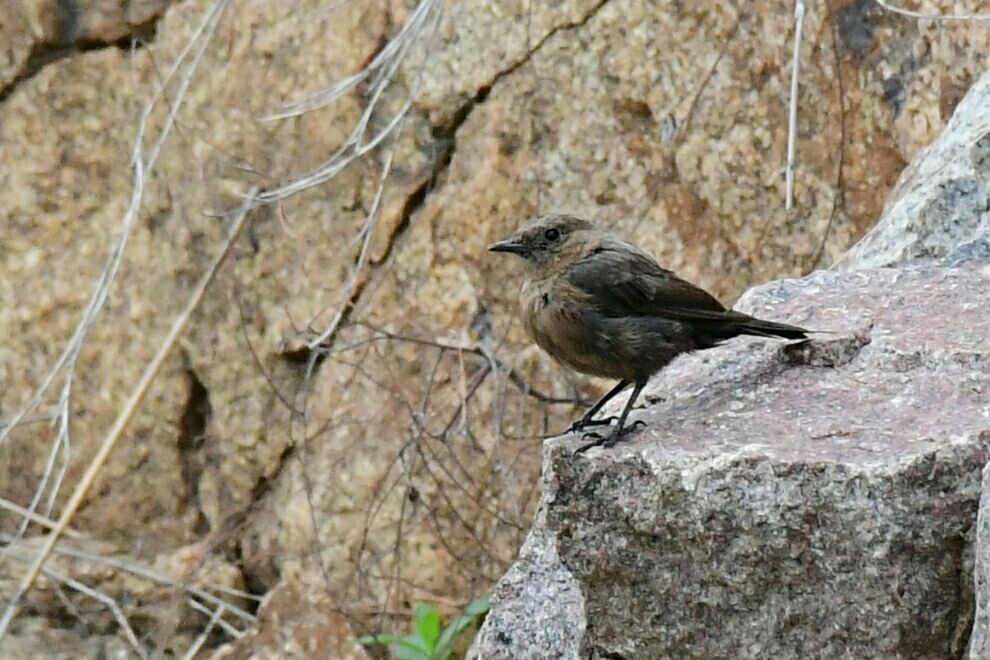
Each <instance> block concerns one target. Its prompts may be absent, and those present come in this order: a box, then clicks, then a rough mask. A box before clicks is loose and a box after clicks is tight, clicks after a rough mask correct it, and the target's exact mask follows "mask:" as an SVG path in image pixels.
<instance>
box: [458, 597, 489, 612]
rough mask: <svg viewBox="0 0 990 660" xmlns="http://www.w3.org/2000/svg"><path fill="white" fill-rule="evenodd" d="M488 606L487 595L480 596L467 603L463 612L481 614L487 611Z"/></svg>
mask: <svg viewBox="0 0 990 660" xmlns="http://www.w3.org/2000/svg"><path fill="white" fill-rule="evenodd" d="M489 607H490V603H489V602H488V596H487V595H485V596H481V597H480V598H475V599H474V600H472V601H471V602H470V603H468V606H467V607H465V608H464V614H466V615H468V616H481V615H482V614H484V613H485V612H487V611H488V608H489Z"/></svg>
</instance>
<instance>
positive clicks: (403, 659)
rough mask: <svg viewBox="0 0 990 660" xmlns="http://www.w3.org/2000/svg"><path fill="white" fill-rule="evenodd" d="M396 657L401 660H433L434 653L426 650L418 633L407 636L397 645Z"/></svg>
mask: <svg viewBox="0 0 990 660" xmlns="http://www.w3.org/2000/svg"><path fill="white" fill-rule="evenodd" d="M395 657H396V658H398V659H399V660H433V653H432V651H431V650H428V649H427V648H426V645H425V644H423V640H422V639H421V638H420V636H419V634H418V633H415V634H412V635H406V636H405V637H403V638H402V639H400V640H399V641H398V642H397V643H396V645H395Z"/></svg>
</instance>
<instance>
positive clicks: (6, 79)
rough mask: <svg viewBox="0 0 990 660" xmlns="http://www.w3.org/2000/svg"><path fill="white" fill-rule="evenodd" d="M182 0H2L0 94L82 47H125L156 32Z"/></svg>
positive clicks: (0, 16)
mask: <svg viewBox="0 0 990 660" xmlns="http://www.w3.org/2000/svg"><path fill="white" fill-rule="evenodd" d="M175 1H176V0H96V1H93V0H89V1H87V2H79V1H78V0H18V1H17V2H5V3H3V4H2V5H0V99H3V98H4V97H5V96H6V95H7V92H9V91H12V90H8V85H10V86H13V85H14V84H16V82H17V81H18V80H19V79H21V80H23V79H26V78H28V77H30V76H32V75H33V74H34V73H36V72H37V70H38V69H40V68H41V67H43V66H45V65H46V64H48V63H50V62H52V61H54V60H57V59H61V58H63V57H69V56H72V55H73V54H74V53H76V52H77V51H78V50H80V49H86V48H94V47H98V46H101V45H110V44H113V43H114V42H117V41H118V40H119V41H121V43H120V44H119V45H120V46H122V47H126V46H129V45H130V43H131V42H132V41H133V42H138V43H140V42H143V41H145V40H147V39H149V38H152V37H153V36H154V28H155V21H156V20H157V19H158V17H159V16H160V15H161V14H162V13H163V12H164V11H165V9H166V8H167V7H168V6H169V5H170V4H173V3H174V2H175Z"/></svg>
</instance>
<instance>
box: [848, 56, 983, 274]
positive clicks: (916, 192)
mask: <svg viewBox="0 0 990 660" xmlns="http://www.w3.org/2000/svg"><path fill="white" fill-rule="evenodd" d="M988 231H990V71H988V72H987V73H984V74H983V76H982V77H981V78H980V79H979V80H978V81H977V82H976V84H974V85H973V87H972V88H971V89H970V90H969V92H967V93H966V96H965V98H963V100H962V102H961V103H960V104H959V106H958V107H957V108H956V111H955V114H954V115H953V116H952V120H951V121H950V122H949V124H948V126H946V128H945V130H944V131H943V132H942V134H941V135H940V136H939V137H938V139H937V140H935V142H933V143H932V144H931V145H929V146H928V147H926V148H925V149H923V150H922V151H921V152H920V153H919V154H918V155H917V156H915V159H914V161H913V162H912V163H911V165H910V166H909V167H908V168H907V169H905V170H904V172H903V174H902V175H901V179H900V181H899V182H898V184H897V187H896V188H895V190H894V192H893V193H892V194H891V198H890V200H889V201H888V202H887V207H886V210H885V211H884V214H883V217H882V218H881V219H880V221H879V222H878V223H877V226H876V227H874V228H873V229H871V230H870V232H869V233H868V234H867V235H866V236H865V237H863V239H862V240H861V241H860V242H859V243H857V244H856V245H855V246H853V248H852V249H851V250H849V252H848V253H846V254H845V255H844V256H843V257H842V259H840V260H839V262H838V263H837V266H838V267H839V268H842V269H852V268H877V267H881V266H889V265H894V264H899V263H904V262H907V261H911V260H915V259H923V258H933V257H936V258H937V257H944V256H946V255H948V254H949V253H950V252H952V251H953V250H955V249H956V248H960V247H962V246H963V245H965V244H967V243H969V242H971V241H973V240H976V237H977V236H978V235H979V234H981V233H986V232H988Z"/></svg>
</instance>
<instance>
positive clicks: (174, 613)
mask: <svg viewBox="0 0 990 660" xmlns="http://www.w3.org/2000/svg"><path fill="white" fill-rule="evenodd" d="M37 541H38V539H29V540H27V541H22V542H18V543H14V544H8V545H6V546H5V556H4V561H3V562H2V563H0V593H3V594H10V593H13V591H14V588H15V586H16V584H17V582H19V580H20V578H21V574H22V572H23V569H24V560H25V559H26V558H28V557H33V555H34V553H35V552H36V550H37V548H38V542H37ZM60 548H61V551H60V552H57V553H56V554H55V555H54V557H53V558H52V559H51V560H49V562H48V564H47V569H48V570H51V571H54V572H55V574H56V576H57V579H56V578H54V577H51V576H48V575H45V576H42V578H41V579H40V580H39V582H38V586H37V587H36V588H35V589H34V590H32V591H31V592H30V593H28V595H27V596H26V597H25V600H24V604H23V611H24V616H23V617H21V618H18V619H15V620H14V622H13V624H12V626H11V629H10V635H9V636H7V637H4V639H3V641H0V655H2V657H4V658H37V657H46V658H47V657H59V658H107V657H132V654H133V653H134V649H133V647H131V646H130V645H129V644H128V642H127V640H126V639H125V637H124V635H123V633H122V632H121V630H120V629H119V627H118V625H117V623H118V622H117V619H116V617H115V615H114V613H113V612H112V611H111V610H110V608H109V607H107V605H106V603H105V602H102V601H99V600H97V599H96V598H95V597H94V596H93V593H98V594H100V597H101V598H104V599H106V598H110V599H113V600H114V601H115V602H116V603H117V604H118V606H119V609H120V612H121V614H122V615H123V616H125V617H127V619H128V621H129V622H130V625H131V627H132V629H133V632H134V634H135V636H136V637H137V639H139V640H141V641H142V643H144V644H145V645H146V648H148V649H151V648H156V649H159V651H160V652H161V653H163V654H165V655H169V654H174V655H181V654H182V653H185V652H186V650H187V649H188V648H189V647H190V646H191V645H192V643H193V641H194V640H195V639H196V638H197V636H198V635H199V634H200V632H201V631H202V629H203V626H204V624H205V622H206V620H207V618H208V616H204V615H203V614H202V613H201V612H199V611H196V610H194V609H193V608H191V607H189V605H188V601H189V598H190V594H189V593H188V592H186V591H184V590H183V589H181V588H179V587H178V586H177V585H184V586H187V587H190V588H195V589H200V590H203V591H211V590H223V589H228V590H243V588H244V584H243V582H242V579H241V573H240V571H239V570H238V569H237V567H235V566H234V565H232V564H230V563H229V562H227V561H225V560H224V559H223V558H221V557H219V556H217V555H215V554H213V553H211V552H210V548H209V546H208V545H205V544H195V545H190V546H185V547H182V548H176V549H174V550H172V551H170V552H168V553H167V554H162V555H159V556H157V557H155V558H154V559H152V560H150V561H148V562H146V563H136V562H135V561H134V560H133V559H132V558H130V557H128V556H127V554H126V552H122V549H121V548H120V547H119V546H116V545H114V544H111V543H108V542H101V541H94V540H92V539H73V540H72V541H71V542H67V543H65V544H61V545H60ZM129 549H130V548H127V550H129ZM11 557H13V559H12V558H11ZM114 562H117V565H115V563H114ZM121 565H123V566H125V567H126V566H136V568H134V569H133V570H127V569H126V568H122V567H121ZM148 575H154V576H155V577H156V579H152V578H149V577H148ZM66 580H73V581H75V584H76V585H83V587H84V588H87V589H90V590H91V591H92V592H91V593H84V592H82V591H81V590H80V589H79V588H77V587H76V586H75V585H72V584H69V583H67V582H66ZM218 593H219V594H220V596H221V597H222V598H224V599H225V600H226V601H227V602H229V603H231V604H232V605H234V606H235V607H240V608H246V607H250V603H248V602H247V601H246V600H245V599H243V598H239V597H237V596H230V595H227V594H224V593H223V591H219V592H218ZM201 604H204V605H208V604H209V603H201ZM245 616H247V615H245ZM227 618H230V619H233V621H234V623H235V624H237V625H236V626H235V627H236V628H245V627H247V626H246V624H245V621H244V620H243V619H238V618H237V617H234V616H233V615H231V614H229V613H228V614H227ZM80 619H81V620H84V621H85V622H86V630H87V632H88V634H81V631H80V630H78V629H74V627H73V626H72V625H66V621H77V620H80ZM45 620H48V621H49V622H51V623H52V624H53V625H52V626H51V629H49V627H48V626H46V625H44V621H45ZM60 629H61V630H60ZM46 643H47V644H50V645H51V646H50V647H49V648H46V647H45V646H44V645H45V644H46ZM110 649H119V650H117V651H114V652H113V653H110V652H109V651H110ZM123 649H126V650H123Z"/></svg>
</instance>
